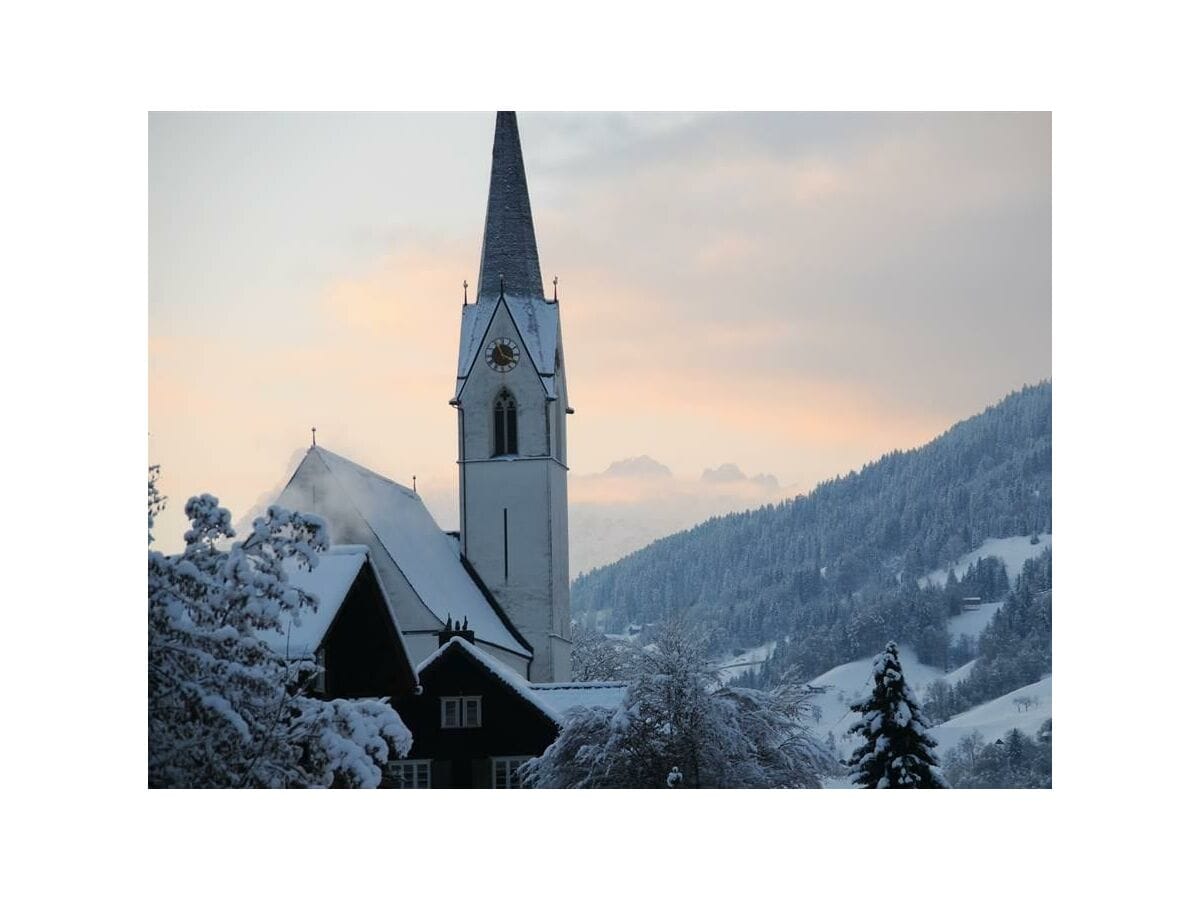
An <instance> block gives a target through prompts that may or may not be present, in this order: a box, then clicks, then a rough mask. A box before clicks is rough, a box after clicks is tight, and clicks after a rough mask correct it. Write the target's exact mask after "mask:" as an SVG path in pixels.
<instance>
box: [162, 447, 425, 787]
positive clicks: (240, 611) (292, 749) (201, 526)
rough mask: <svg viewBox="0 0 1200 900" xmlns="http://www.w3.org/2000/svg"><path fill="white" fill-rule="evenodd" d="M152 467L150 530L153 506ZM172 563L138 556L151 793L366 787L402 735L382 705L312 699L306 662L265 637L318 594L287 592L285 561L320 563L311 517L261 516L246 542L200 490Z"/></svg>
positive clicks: (406, 739) (274, 512) (400, 749)
mask: <svg viewBox="0 0 1200 900" xmlns="http://www.w3.org/2000/svg"><path fill="white" fill-rule="evenodd" d="M155 474H156V473H155V472H154V471H153V470H152V471H151V477H150V491H149V510H150V525H151V527H153V522H154V516H155V514H156V512H157V510H158V509H161V506H162V498H161V497H159V496H158V492H157V489H156V488H155V485H154V482H155ZM185 512H186V514H187V516H188V518H189V519H190V520H191V526H192V527H191V528H190V529H189V530H188V532H187V533H186V535H185V536H184V540H185V548H184V551H183V552H182V553H181V554H178V555H174V556H166V555H164V554H162V553H158V552H155V551H150V553H149V577H148V581H149V585H148V588H149V591H148V592H149V779H148V780H149V784H150V786H151V787H311V786H324V787H329V786H347V787H375V786H377V785H378V784H379V782H380V779H381V771H380V767H381V766H382V765H383V764H384V763H385V762H386V761H387V760H388V758H389V756H392V755H394V756H403V755H404V754H406V753H407V752H408V749H409V747H410V746H411V745H412V736H411V735H410V733H409V731H408V729H407V728H405V727H404V723H403V722H401V721H400V717H399V716H398V715H397V714H396V712H395V710H393V709H392V708H391V706H390V705H389V704H388V703H387V702H386V701H385V700H329V701H326V700H321V699H318V698H316V697H313V696H310V695H309V693H308V691H307V690H306V688H307V686H308V685H309V684H310V683H311V682H312V680H313V679H314V678H315V676H316V675H317V674H318V671H319V670H318V668H317V666H316V665H315V664H313V663H312V662H308V661H289V660H286V659H284V658H283V657H281V656H280V655H279V654H277V653H276V652H275V651H273V650H272V649H271V648H270V646H269V645H268V644H267V643H266V642H265V641H264V640H263V639H262V637H261V633H262V632H263V631H266V630H272V629H273V630H276V631H278V630H280V629H281V627H282V626H281V622H280V620H281V617H286V616H291V617H293V618H297V617H298V616H299V615H300V614H301V613H302V612H303V611H304V610H306V609H313V608H315V606H316V603H317V601H316V598H314V597H312V596H311V595H309V594H306V593H305V592H303V591H300V590H298V589H297V588H295V587H292V586H291V585H289V584H288V580H287V576H286V573H285V572H284V569H283V563H284V561H285V560H287V559H290V558H293V557H296V558H299V559H300V560H301V564H302V565H306V566H308V567H312V566H314V565H316V564H317V563H318V556H317V552H318V551H319V550H322V549H325V548H326V547H327V546H328V539H327V538H326V534H325V525H324V523H323V522H322V520H321V519H320V518H319V517H316V516H311V515H304V514H300V513H294V512H289V511H288V510H285V509H281V508H279V507H275V506H273V507H271V508H270V509H268V510H267V514H266V515H265V516H263V517H260V518H258V519H255V521H254V524H253V526H252V534H251V535H250V537H249V538H248V539H247V540H245V541H239V542H237V543H234V544H233V545H232V547H231V548H230V549H229V550H222V549H220V547H219V546H218V544H219V542H221V541H223V540H225V539H229V538H233V537H234V532H233V529H232V528H231V527H230V517H229V511H228V510H226V509H224V508H222V507H221V506H220V505H219V504H218V502H217V499H216V498H215V497H212V496H211V495H208V494H204V495H202V496H199V497H193V498H192V499H190V500H189V501H188V502H187V505H186V507H185Z"/></svg>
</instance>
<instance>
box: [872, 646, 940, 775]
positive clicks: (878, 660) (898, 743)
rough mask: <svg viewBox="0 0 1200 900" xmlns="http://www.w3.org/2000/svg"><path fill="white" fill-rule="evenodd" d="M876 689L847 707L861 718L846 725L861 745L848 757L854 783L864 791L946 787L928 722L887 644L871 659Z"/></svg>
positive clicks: (896, 652)
mask: <svg viewBox="0 0 1200 900" xmlns="http://www.w3.org/2000/svg"><path fill="white" fill-rule="evenodd" d="M874 677H875V687H874V690H872V692H871V695H870V696H869V697H867V698H866V699H864V700H861V701H859V702H858V703H855V704H854V705H853V706H851V707H850V708H851V709H852V710H854V711H855V712H856V713H859V714H860V715H861V716H862V718H861V719H860V720H859V721H858V722H856V723H855V724H854V725H852V726H851V727H850V733H851V734H861V735H862V737H863V740H864V742H865V743H863V745H862V746H861V747H859V748H858V749H856V750H855V751H854V755H853V756H851V757H850V768H851V769H852V770H853V771H854V782H855V783H856V784H860V785H862V786H863V787H867V788H944V787H949V786H950V785H949V784H948V783H947V781H946V779H945V778H944V777H943V776H942V772H941V770H940V769H939V768H938V759H937V756H936V754H935V753H934V752H933V748H934V747H936V746H937V741H935V740H934V739H933V738H932V737H930V736H929V734H928V732H927V729H928V728H929V727H930V725H929V720H928V719H926V718H925V715H924V713H922V712H921V707H920V705H919V704H918V703H917V698H916V695H915V694H914V693H913V692H912V689H911V688H909V686H908V685H907V684H906V683H905V681H904V672H903V671H902V670H901V668H900V651H899V650H898V649H897V647H896V643H895V641H889V642H888V645H887V647H886V648H884V651H883V652H882V653H880V654H879V655H878V656H876V657H875V667H874Z"/></svg>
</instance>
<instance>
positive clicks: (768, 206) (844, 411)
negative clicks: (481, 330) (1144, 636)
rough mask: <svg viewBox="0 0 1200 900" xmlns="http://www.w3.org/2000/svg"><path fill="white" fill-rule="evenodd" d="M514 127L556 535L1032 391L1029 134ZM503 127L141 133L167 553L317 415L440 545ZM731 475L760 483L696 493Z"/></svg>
mask: <svg viewBox="0 0 1200 900" xmlns="http://www.w3.org/2000/svg"><path fill="white" fill-rule="evenodd" d="M518 120H519V125H520V130H521V140H522V147H523V151H524V157H525V167H526V174H527V177H528V181H529V189H530V198H531V202H532V206H533V214H534V223H535V229H536V233H537V240H538V248H539V254H540V259H541V268H542V273H543V277H544V279H545V281H546V287H547V288H548V289H549V288H550V286H551V285H550V280H551V279H552V278H553V277H554V276H555V275H557V276H558V277H559V296H560V300H561V303H562V305H561V316H562V323H563V324H562V328H563V337H564V351H565V352H564V363H565V367H566V371H567V376H568V384H569V390H570V397H571V404H572V406H573V407H574V408H575V410H576V414H575V415H574V416H573V417H571V418H570V419H569V420H568V427H569V429H570V440H569V450H570V459H569V463H570V466H571V470H572V476H571V477H572V488H571V489H572V491H573V492H574V493H575V494H576V495H577V497H576V499H575V502H574V505H573V507H572V515H573V516H574V515H575V513H576V509H577V507H579V508H582V507H581V504H584V503H586V504H589V510H590V514H591V515H593V517H595V515H596V514H597V512H598V511H599V512H605V513H606V512H607V511H608V510H610V509H611V510H612V511H615V512H616V513H617V514H618V518H620V516H619V512H620V510H622V509H624V510H625V511H626V512H628V511H629V510H630V509H632V508H633V507H635V506H637V507H638V508H642V507H646V506H647V505H649V506H653V507H662V506H663V504H664V503H666V504H667V505H669V503H670V498H684V499H685V500H686V502H684V500H681V501H680V502H681V503H683V505H684V506H685V507H686V508H687V509H688V510H694V511H693V512H689V513H688V514H687V516H691V517H692V518H696V517H699V518H703V517H704V514H705V512H706V511H707V512H708V513H709V514H711V512H712V511H724V510H725V508H735V507H739V506H740V507H745V506H750V505H757V504H758V503H760V502H765V501H766V500H769V499H776V498H777V497H779V496H783V495H792V494H795V493H798V492H803V491H807V490H808V489H810V488H811V487H812V486H813V485H814V484H816V483H818V482H820V481H822V480H824V479H827V478H830V477H833V476H835V475H838V474H841V473H844V472H847V471H850V470H852V469H855V468H858V467H859V466H861V465H862V464H864V463H866V462H869V461H870V460H872V459H874V458H876V457H878V456H879V455H881V454H882V453H885V452H887V451H889V450H892V449H896V448H901V449H904V448H909V447H914V446H918V445H920V444H923V443H925V442H927V441H929V440H931V439H932V438H934V437H936V436H937V435H938V434H940V433H941V432H942V431H944V430H945V429H946V428H948V427H949V426H950V425H952V424H953V423H954V422H956V421H958V420H960V419H962V418H965V417H967V416H970V415H972V414H974V413H976V412H979V411H981V410H982V409H983V408H984V407H985V406H987V405H988V404H990V403H992V402H995V401H996V400H999V399H1000V398H1001V397H1003V396H1004V395H1005V394H1007V393H1008V392H1010V391H1012V390H1014V389H1017V388H1019V387H1021V386H1022V385H1023V384H1027V383H1033V382H1037V381H1040V380H1042V379H1046V378H1049V377H1050V372H1051V330H1050V315H1051V306H1050V275H1051V271H1050V249H1051V248H1050V224H1051V219H1050V209H1051V207H1050V202H1051V201H1050V190H1051V175H1050V160H1051V156H1050V153H1051V149H1050V148H1051V123H1050V116H1049V115H1048V114H1042V113H1036V114H1023V113H999V114H997V113H987V114H972V113H954V114H909V113H884V114H865V113H860V114H833V113H821V114H811V113H805V114H799V113H786V114H785V113H727V114H707V113H670V114H651V113H637V114H620V113H612V114H604V113H579V114H567V113H518ZM493 127H494V114H493V113H453V114H450V113H446V114H430V113H424V114H382V113H371V114H361V113H336V114H297V113H289V114H271V113H237V114H223V113H167V114H152V115H151V116H150V121H149V187H150V210H149V212H150V217H149V218H150V229H149V256H150V273H149V276H150V279H149V280H150V297H149V419H150V434H149V458H150V461H151V462H153V463H157V464H159V465H161V466H162V478H161V485H162V487H163V489H164V491H165V493H166V494H167V495H168V496H169V498H170V504H169V507H168V510H167V512H166V513H165V514H164V515H163V516H162V517H161V518H160V521H159V526H158V528H157V530H156V532H157V539H158V545H159V546H160V547H162V548H163V549H174V548H175V547H177V546H178V545H179V538H178V535H180V534H181V533H182V531H183V528H184V520H183V515H182V508H183V502H184V500H186V498H187V497H188V496H191V495H193V494H197V493H201V492H208V493H213V494H216V495H217V496H218V497H220V498H221V500H222V502H223V503H224V504H225V505H226V506H228V507H229V508H230V509H231V511H232V512H233V514H234V517H235V519H236V518H238V517H239V516H241V515H242V514H243V513H244V512H245V511H246V510H248V509H251V508H253V507H255V506H256V505H258V504H261V503H263V502H264V501H265V500H266V499H267V498H270V497H271V496H272V494H273V493H274V492H276V491H277V490H278V489H279V488H280V487H281V486H282V483H283V482H284V480H285V479H286V477H287V475H288V474H290V471H291V469H292V468H294V466H295V463H296V461H297V459H298V454H299V453H300V452H302V451H303V449H304V448H305V447H306V446H307V445H308V444H309V442H310V440H311V432H310V430H309V429H310V428H311V427H316V428H317V440H318V442H319V443H321V444H322V445H324V446H326V447H328V448H329V449H331V450H334V451H335V452H338V453H341V454H342V455H345V456H349V457H351V458H353V459H354V460H356V461H358V462H360V463H361V464H363V465H366V466H368V467H369V468H372V469H375V470H376V471H378V472H380V473H382V474H384V475H388V476H390V477H392V478H394V479H396V480H397V481H400V482H402V483H409V481H410V479H411V478H412V476H414V475H415V476H416V477H417V479H418V488H419V490H420V491H421V493H422V495H423V496H424V497H425V499H426V502H427V504H428V505H429V506H430V508H431V510H432V511H433V513H434V515H435V517H436V518H438V520H439V521H441V522H442V524H443V526H444V527H446V528H454V527H457V518H456V513H455V509H456V502H457V501H456V497H455V491H456V486H455V485H456V482H455V479H456V473H455V451H456V432H455V428H456V423H455V416H454V412H453V410H452V409H451V408H450V406H449V405H448V401H449V399H450V398H451V396H452V394H453V386H454V376H455V364H456V360H457V341H458V323H459V317H460V312H459V310H460V307H461V304H462V282H463V280H464V279H465V280H467V281H468V282H470V283H471V285H472V287H471V296H472V298H473V297H474V282H475V279H476V276H477V273H478V266H479V252H480V241H481V238H482V229H483V219H484V212H485V207H486V201H487V186H488V179H489V167H490V158H491V143H492V131H493ZM641 456H649V457H651V458H652V459H653V460H655V461H657V462H659V463H662V464H663V465H665V466H666V467H668V468H669V469H670V477H671V479H672V480H671V482H670V485H671V487H670V489H669V490H668V491H667V494H663V493H662V491H663V490H664V488H663V485H664V484H666V482H663V481H662V480H661V479H653V478H651V479H641V478H639V477H637V475H636V473H634V477H632V478H631V477H629V475H630V473H629V472H624V473H621V472H616V473H611V472H610V473H609V477H608V478H606V476H605V474H604V473H605V472H606V471H607V470H608V467H609V466H610V464H612V463H613V462H615V461H619V460H626V459H631V458H636V457H641ZM725 463H732V464H734V465H736V466H738V467H739V469H740V470H741V471H742V472H743V473H745V474H746V475H747V476H754V475H759V474H767V475H771V476H774V479H775V481H777V482H778V488H777V489H776V488H774V487H771V486H770V485H769V484H768V482H769V480H768V479H762V480H760V481H757V482H751V481H749V479H747V483H746V484H745V485H741V486H736V489H735V488H733V487H731V485H730V479H728V478H715V477H711V473H710V477H707V478H706V477H704V476H703V473H704V470H706V469H710V470H714V471H715V470H716V469H717V467H718V466H720V465H722V464H725ZM650 484H653V485H655V487H654V488H653V491H652V492H651V493H646V492H645V491H640V489H639V487H638V486H639V485H650ZM664 497H667V498H668V499H667V500H664V499H663V498H664ZM697 498H701V499H700V501H697ZM706 498H707V499H706ZM731 498H732V499H731ZM710 500H711V502H709V501H710ZM639 504H640V506H638V505H639ZM681 508H682V507H681ZM660 512H661V509H660ZM630 515H632V517H633V518H637V515H635V514H630ZM687 516H685V518H687ZM677 518H678V517H677V516H676V517H672V516H667V517H666V520H669V527H682V526H681V525H679V524H678V523H677V522H676V519H677ZM600 519H601V520H604V516H601V517H600ZM666 520H664V521H666ZM697 520H698V519H697ZM621 521H622V522H625V525H623V526H621V527H629V528H631V529H633V530H636V529H637V528H638V527H641V526H640V525H638V526H635V525H633V524H631V521H632V520H631V518H630V516H626V517H625V518H623V519H621ZM662 527H668V525H667V524H663V525H662ZM659 531H661V528H660V529H659ZM589 533H590V531H589ZM638 535H639V538H638V539H640V538H641V537H644V535H642V534H641V532H640V531H639V532H638ZM627 537H628V540H629V541H632V540H634V538H633V536H632V531H631V533H630V535H628V536H627ZM626 542H628V541H626ZM635 542H636V541H635ZM572 543H573V545H574V543H575V540H574V538H573V541H572Z"/></svg>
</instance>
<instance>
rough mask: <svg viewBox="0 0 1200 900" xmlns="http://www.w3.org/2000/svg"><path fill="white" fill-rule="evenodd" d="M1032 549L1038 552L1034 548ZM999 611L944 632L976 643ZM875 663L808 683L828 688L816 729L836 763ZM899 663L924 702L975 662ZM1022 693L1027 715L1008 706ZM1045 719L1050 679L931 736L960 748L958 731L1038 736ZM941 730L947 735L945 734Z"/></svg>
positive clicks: (963, 618) (988, 610)
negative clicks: (828, 740)
mask: <svg viewBox="0 0 1200 900" xmlns="http://www.w3.org/2000/svg"><path fill="white" fill-rule="evenodd" d="M1026 540H1027V539H1026ZM1034 549H1039V548H1038V547H1035V548H1034ZM1001 605H1002V604H1000V603H985V604H982V606H981V608H980V609H978V610H968V611H967V612H964V613H962V614H961V615H958V616H954V617H952V618H951V619H949V620H948V621H947V623H946V627H947V630H948V631H949V632H950V634H951V636H952V637H953V636H956V635H959V634H966V635H969V636H970V637H976V638H977V637H978V636H979V634H980V632H982V631H983V629H984V626H986V625H987V623H988V622H989V621H991V618H992V616H994V615H995V614H996V610H998V609H999V608H1000V606H1001ZM758 649H761V648H758ZM873 659H874V657H873V656H869V657H865V658H863V659H857V660H855V661H854V662H849V663H845V664H843V665H840V666H837V667H835V668H833V669H830V670H829V671H828V672H825V673H824V674H822V675H819V676H817V677H816V678H814V679H812V680H811V681H810V682H809V683H810V684H812V685H814V686H817V687H826V688H828V690H827V691H826V692H825V694H824V695H822V696H821V697H820V698H819V699H818V701H817V707H818V709H819V710H820V717H821V718H820V721H819V722H817V723H816V726H815V730H816V732H817V734H818V735H819V736H820V737H822V738H825V737H826V736H827V734H828V733H829V732H832V733H833V738H834V743H835V745H836V747H837V751H838V756H839V757H848V756H849V755H850V753H851V752H852V751H853V749H854V746H855V743H856V742H855V740H854V739H852V738H848V737H847V736H846V729H847V728H849V727H850V726H851V725H852V724H853V723H854V719H855V716H854V713H852V712H850V704H851V703H853V702H855V700H857V699H858V698H859V697H861V696H863V695H865V694H866V693H867V692H868V691H869V690H870V688H871V664H872V660H873ZM900 663H901V665H902V666H904V677H905V680H906V681H907V682H908V683H909V685H911V686H912V688H913V690H914V691H916V693H917V697H918V698H920V697H922V696H923V694H924V691H925V688H926V687H928V686H929V684H930V683H931V682H933V681H935V680H936V679H938V678H942V679H945V681H946V683H947V684H950V685H955V684H958V683H959V682H960V681H961V680H963V679H964V678H966V677H967V675H969V674H970V672H971V669H972V668H974V666H975V660H971V662H969V663H967V664H966V665H963V666H960V667H959V668H957V669H955V670H953V671H951V672H943V671H942V670H941V669H940V668H937V667H936V666H927V665H925V664H924V663H921V662H918V661H917V656H916V653H915V652H914V651H913V649H912V648H911V647H907V646H901V647H900ZM738 671H741V670H738ZM1025 692H1029V696H1030V697H1031V698H1032V700H1033V702H1034V703H1036V704H1038V705H1037V706H1032V707H1031V709H1030V711H1029V712H1028V713H1025V712H1019V711H1018V710H1017V707H1016V705H1015V704H1013V702H1012V701H1013V699H1015V698H1018V697H1024V696H1025ZM977 714H978V715H977ZM1039 715H1040V718H1039ZM1048 718H1050V679H1049V677H1047V678H1045V679H1043V681H1040V682H1038V683H1037V685H1032V686H1030V687H1027V688H1021V689H1020V690H1017V691H1013V692H1012V693H1011V694H1007V695H1005V696H1004V697H1001V698H999V699H997V700H992V701H990V702H988V703H984V704H982V705H980V706H978V707H976V708H975V709H971V710H968V711H967V712H965V713H962V714H960V715H958V716H955V717H954V718H952V719H950V720H949V721H947V722H945V723H944V724H943V725H940V726H938V728H937V729H935V736H936V737H938V740H939V742H941V741H942V735H945V740H946V741H948V742H949V743H948V744H947V743H943V744H942V746H943V747H948V746H952V745H953V744H954V743H957V742H958V740H959V739H960V737H961V736H962V735H961V734H959V731H960V730H962V734H966V733H969V732H970V731H971V730H972V729H974V728H979V729H980V731H982V732H984V736H985V737H987V736H988V735H990V734H991V732H992V731H993V730H996V729H999V731H998V732H997V735H998V734H1002V733H1003V732H1004V731H1006V730H1008V729H1010V728H1020V729H1021V730H1023V731H1026V730H1027V731H1029V733H1030V734H1033V733H1035V732H1036V731H1037V727H1038V726H1039V725H1041V724H1042V722H1044V721H1045V720H1046V719H1048ZM1034 720H1036V721H1034ZM941 729H946V730H945V731H944V732H943V731H941ZM963 729H965V730H963Z"/></svg>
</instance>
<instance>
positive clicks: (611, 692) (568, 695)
mask: <svg viewBox="0 0 1200 900" xmlns="http://www.w3.org/2000/svg"><path fill="white" fill-rule="evenodd" d="M529 688H530V690H532V691H533V692H534V693H536V694H537V695H538V696H539V697H541V699H542V702H544V703H545V704H546V705H547V706H549V707H551V708H552V709H554V710H555V711H556V713H557V715H558V718H559V719H561V718H562V717H563V716H564V715H566V713H567V712H568V711H569V710H571V709H574V708H575V707H577V706H587V707H591V706H600V707H603V708H604V709H616V708H617V706H618V705H620V703H621V700H622V699H624V697H625V692H626V690H628V688H629V685H628V684H626V683H625V682H623V681H566V682H557V683H550V684H530V685H529Z"/></svg>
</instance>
